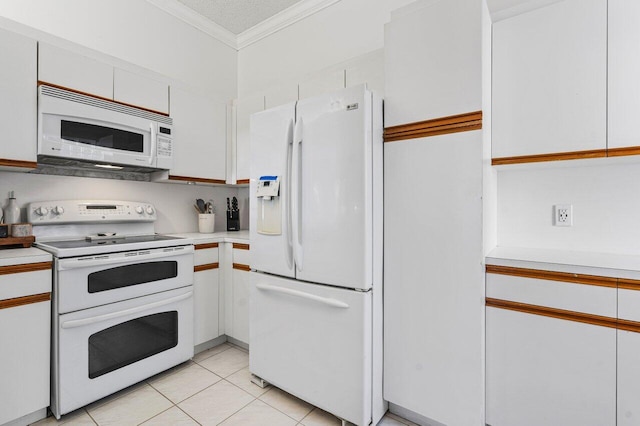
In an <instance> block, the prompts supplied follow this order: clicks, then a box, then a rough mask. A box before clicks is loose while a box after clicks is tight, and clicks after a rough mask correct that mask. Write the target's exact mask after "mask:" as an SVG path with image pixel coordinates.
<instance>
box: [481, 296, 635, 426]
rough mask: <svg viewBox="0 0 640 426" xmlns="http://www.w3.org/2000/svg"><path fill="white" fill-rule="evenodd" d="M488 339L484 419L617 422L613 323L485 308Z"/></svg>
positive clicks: (523, 424) (500, 423)
mask: <svg viewBox="0 0 640 426" xmlns="http://www.w3.org/2000/svg"><path fill="white" fill-rule="evenodd" d="M486 342H487V349H486V350H487V356H486V389H487V391H486V392H487V394H486V399H487V408H486V410H487V413H486V423H487V424H489V425H491V426H512V425H518V426H540V425H563V426H587V425H592V426H603V425H615V424H616V330H615V329H612V328H607V327H600V326H596V325H591V324H583V323H579V322H573V321H566V320H560V319H555V318H549V317H545V316H538V315H532V314H527V313H521V312H515V311H510V310H504V309H498V308H487V316H486ZM636 403H637V401H636Z"/></svg>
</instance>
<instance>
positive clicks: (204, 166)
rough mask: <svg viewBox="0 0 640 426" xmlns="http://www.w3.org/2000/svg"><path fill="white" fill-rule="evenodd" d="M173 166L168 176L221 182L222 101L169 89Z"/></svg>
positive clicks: (223, 145)
mask: <svg viewBox="0 0 640 426" xmlns="http://www.w3.org/2000/svg"><path fill="white" fill-rule="evenodd" d="M171 116H172V117H173V123H174V126H173V130H174V137H173V142H174V143H173V144H174V153H173V167H172V168H171V171H170V173H171V174H172V175H176V176H186V177H194V178H203V179H213V180H218V181H220V182H219V183H224V182H225V177H226V157H225V156H226V136H227V131H226V124H227V110H226V104H225V102H223V101H221V100H219V99H214V98H213V97H210V96H205V95H201V94H195V93H191V92H188V91H186V90H182V89H178V88H176V87H172V88H171Z"/></svg>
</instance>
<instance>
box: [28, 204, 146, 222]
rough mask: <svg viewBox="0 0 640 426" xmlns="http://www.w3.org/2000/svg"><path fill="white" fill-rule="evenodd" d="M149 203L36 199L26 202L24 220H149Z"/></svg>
mask: <svg viewBox="0 0 640 426" xmlns="http://www.w3.org/2000/svg"><path fill="white" fill-rule="evenodd" d="M157 218H158V217H157V214H156V209H155V207H154V206H153V204H150V203H144V202H137V201H115V200H60V201H40V202H34V203H29V204H28V205H27V220H28V222H30V223H31V224H34V225H48V224H57V223H83V222H84V223H96V222H108V223H113V222H153V221H155V220H156V219H157Z"/></svg>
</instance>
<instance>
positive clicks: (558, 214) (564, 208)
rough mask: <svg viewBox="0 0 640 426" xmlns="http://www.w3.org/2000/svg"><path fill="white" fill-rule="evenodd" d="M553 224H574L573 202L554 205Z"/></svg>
mask: <svg viewBox="0 0 640 426" xmlns="http://www.w3.org/2000/svg"><path fill="white" fill-rule="evenodd" d="M553 225H554V226H573V206H572V205H571V204H556V205H555V206H553Z"/></svg>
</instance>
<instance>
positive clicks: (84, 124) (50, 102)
mask: <svg viewBox="0 0 640 426" xmlns="http://www.w3.org/2000/svg"><path fill="white" fill-rule="evenodd" d="M172 125H173V120H172V119H171V118H170V117H168V116H165V115H162V114H159V113H156V112H152V111H148V110H145V109H141V108H134V107H131V106H128V105H124V104H121V103H117V102H113V101H109V100H106V99H102V98H96V97H93V96H88V95H85V94H82V93H77V92H73V91H70V90H64V89H60V88H57V87H51V86H47V85H40V87H39V88H38V162H41V163H47V164H54V165H58V164H61V165H65V164H64V162H62V161H60V159H71V160H77V161H80V162H89V163H95V164H99V165H101V166H123V165H124V166H134V167H137V168H142V169H170V168H171V167H172V165H173V146H172V144H173V141H172ZM56 160H58V161H56Z"/></svg>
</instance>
